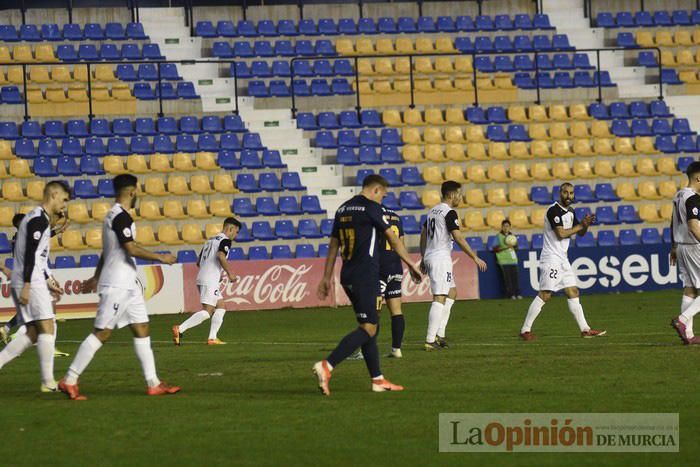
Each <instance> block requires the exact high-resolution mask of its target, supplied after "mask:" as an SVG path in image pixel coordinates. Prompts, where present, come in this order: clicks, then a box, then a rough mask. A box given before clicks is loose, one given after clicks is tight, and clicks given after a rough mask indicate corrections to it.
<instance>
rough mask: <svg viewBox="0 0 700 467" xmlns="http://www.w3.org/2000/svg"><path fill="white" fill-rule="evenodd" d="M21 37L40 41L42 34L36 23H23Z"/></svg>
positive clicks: (31, 40) (29, 40) (24, 39)
mask: <svg viewBox="0 0 700 467" xmlns="http://www.w3.org/2000/svg"><path fill="white" fill-rule="evenodd" d="M19 39H20V40H22V41H27V42H39V41H40V40H41V34H39V28H37V27H36V25H35V24H22V25H21V26H20V27H19Z"/></svg>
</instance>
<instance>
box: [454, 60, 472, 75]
mask: <svg viewBox="0 0 700 467" xmlns="http://www.w3.org/2000/svg"><path fill="white" fill-rule="evenodd" d="M454 64H455V71H456V72H457V73H459V74H473V73H474V65H473V64H472V58H471V57H465V56H458V57H457V58H455V61H454Z"/></svg>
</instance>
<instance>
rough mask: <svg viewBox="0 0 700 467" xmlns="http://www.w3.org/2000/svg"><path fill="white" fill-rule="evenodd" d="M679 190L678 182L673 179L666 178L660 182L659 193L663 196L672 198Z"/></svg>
mask: <svg viewBox="0 0 700 467" xmlns="http://www.w3.org/2000/svg"><path fill="white" fill-rule="evenodd" d="M676 192H678V184H677V183H676V182H674V181H673V180H664V181H663V182H661V183H659V195H660V196H661V197H662V198H666V199H672V198H673V197H674V196H676Z"/></svg>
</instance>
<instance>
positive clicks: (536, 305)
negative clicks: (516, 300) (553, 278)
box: [520, 295, 545, 334]
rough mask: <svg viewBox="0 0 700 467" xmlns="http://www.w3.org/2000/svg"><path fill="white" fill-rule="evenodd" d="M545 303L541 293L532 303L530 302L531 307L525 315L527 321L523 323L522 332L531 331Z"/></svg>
mask: <svg viewBox="0 0 700 467" xmlns="http://www.w3.org/2000/svg"><path fill="white" fill-rule="evenodd" d="M544 304H545V301H544V300H542V299H541V298H540V296H539V295H537V296H536V297H535V299H534V300H533V301H532V303H530V308H528V309H527V315H526V316H525V322H524V323H523V327H522V328H521V329H520V333H521V334H522V333H524V332H530V330H531V329H532V325H533V324H534V323H535V320H536V319H537V316H539V314H540V311H542V307H543V306H544Z"/></svg>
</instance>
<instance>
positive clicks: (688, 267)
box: [678, 244, 700, 289]
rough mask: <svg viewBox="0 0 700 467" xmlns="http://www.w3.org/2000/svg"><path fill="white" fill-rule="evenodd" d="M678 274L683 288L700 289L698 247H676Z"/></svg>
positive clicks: (699, 251)
mask: <svg viewBox="0 0 700 467" xmlns="http://www.w3.org/2000/svg"><path fill="white" fill-rule="evenodd" d="M678 274H679V276H680V279H681V282H682V283H683V287H693V288H695V289H700V245H684V244H680V245H678Z"/></svg>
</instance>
